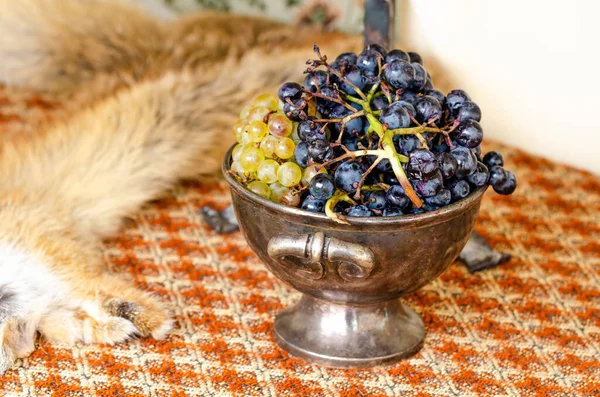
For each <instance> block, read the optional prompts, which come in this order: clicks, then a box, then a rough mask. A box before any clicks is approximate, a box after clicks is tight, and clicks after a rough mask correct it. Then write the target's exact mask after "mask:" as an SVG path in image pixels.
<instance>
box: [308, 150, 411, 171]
mask: <svg viewBox="0 0 600 397" xmlns="http://www.w3.org/2000/svg"><path fill="white" fill-rule="evenodd" d="M361 156H377V157H382V156H384V158H387V152H386V151H385V150H382V149H378V150H356V151H354V152H351V151H349V150H348V151H347V152H346V154H342V155H341V156H340V157H336V158H334V159H332V160H329V161H327V162H325V163H323V164H321V165H319V166H317V167H316V169H317V171H319V170H321V168H323V167H326V166H328V165H331V164H335V163H337V162H340V161H342V160H345V159H349V158H351V159H355V158H356V157H361ZM408 160H409V159H408V157H406V156H403V155H401V154H398V162H402V163H408Z"/></svg>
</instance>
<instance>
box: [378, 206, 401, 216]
mask: <svg viewBox="0 0 600 397" xmlns="http://www.w3.org/2000/svg"><path fill="white" fill-rule="evenodd" d="M400 215H404V213H403V212H402V210H401V209H400V208H393V207H390V208H386V209H384V210H383V216H400Z"/></svg>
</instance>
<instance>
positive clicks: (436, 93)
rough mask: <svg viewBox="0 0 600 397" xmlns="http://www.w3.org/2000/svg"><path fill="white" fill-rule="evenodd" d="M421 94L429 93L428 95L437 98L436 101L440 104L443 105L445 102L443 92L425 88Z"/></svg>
mask: <svg viewBox="0 0 600 397" xmlns="http://www.w3.org/2000/svg"><path fill="white" fill-rule="evenodd" d="M423 95H429V96H432V97H434V98H435V99H437V100H438V102H439V103H440V105H442V106H444V104H445V103H446V97H445V96H444V94H443V93H442V92H441V91H438V90H425V91H423Z"/></svg>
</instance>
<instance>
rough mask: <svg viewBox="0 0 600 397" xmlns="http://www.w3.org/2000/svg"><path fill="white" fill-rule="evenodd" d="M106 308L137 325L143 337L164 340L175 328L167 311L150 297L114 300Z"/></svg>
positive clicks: (112, 313) (114, 314) (108, 302)
mask: <svg viewBox="0 0 600 397" xmlns="http://www.w3.org/2000/svg"><path fill="white" fill-rule="evenodd" d="M104 307H105V308H106V310H107V311H108V312H109V313H110V314H111V315H113V316H117V317H121V318H124V319H127V320H129V321H131V322H132V323H133V324H135V326H136V328H137V329H138V331H139V334H140V336H141V337H152V338H154V339H157V340H160V339H164V338H165V337H166V336H167V335H168V334H169V332H170V331H171V329H172V328H173V321H172V320H171V319H170V318H169V315H168V314H167V312H166V310H165V309H164V308H163V307H162V305H161V304H160V303H158V302H157V301H155V300H154V299H153V298H152V297H150V296H146V295H142V296H138V297H136V299H135V301H134V300H122V299H120V298H113V299H110V300H108V301H107V302H106V303H105V305H104Z"/></svg>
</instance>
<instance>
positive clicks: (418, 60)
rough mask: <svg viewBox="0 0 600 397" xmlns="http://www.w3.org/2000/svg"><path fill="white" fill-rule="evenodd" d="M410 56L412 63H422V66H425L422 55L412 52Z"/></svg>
mask: <svg viewBox="0 0 600 397" xmlns="http://www.w3.org/2000/svg"><path fill="white" fill-rule="evenodd" d="M408 55H409V56H410V61H411V62H416V63H420V64H421V65H422V64H423V58H421V55H419V54H418V53H416V52H412V51H410V52H409V53H408Z"/></svg>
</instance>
